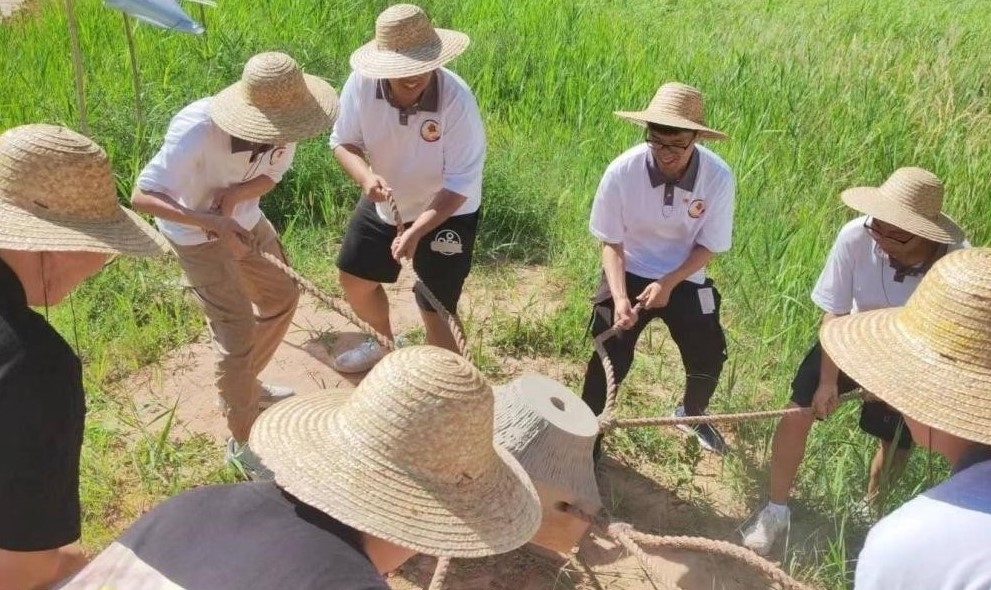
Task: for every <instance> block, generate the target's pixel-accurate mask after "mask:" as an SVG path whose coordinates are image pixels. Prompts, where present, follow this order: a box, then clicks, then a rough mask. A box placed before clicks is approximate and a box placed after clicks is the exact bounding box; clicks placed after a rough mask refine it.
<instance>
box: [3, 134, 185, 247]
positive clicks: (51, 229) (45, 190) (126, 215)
mask: <svg viewBox="0 0 991 590" xmlns="http://www.w3.org/2000/svg"><path fill="white" fill-rule="evenodd" d="M0 248H3V249H7V250H26V251H34V252H38V251H50V252H104V253H108V254H118V253H121V254H131V255H134V256H157V255H159V254H164V253H166V252H167V251H168V247H167V245H166V242H165V239H164V238H163V237H162V236H161V235H159V233H158V232H157V231H155V230H154V229H153V228H152V227H151V226H150V225H148V224H147V223H145V221H144V220H143V219H141V217H140V216H139V215H138V214H137V213H135V212H133V211H131V210H130V209H125V208H124V207H122V206H121V205H120V203H119V202H118V201H117V190H116V185H115V183H114V175H113V171H112V170H111V169H110V161H109V160H108V159H107V154H106V152H104V151H103V149H102V148H101V147H100V146H98V145H96V144H95V143H94V142H93V141H92V140H90V139H89V138H87V137H85V136H83V135H80V134H78V133H76V132H75V131H72V130H69V129H66V128H64V127H58V126H55V125H42V124H34V125H22V126H20V127H14V128H13V129H9V130H7V131H6V132H5V133H4V134H3V135H0Z"/></svg>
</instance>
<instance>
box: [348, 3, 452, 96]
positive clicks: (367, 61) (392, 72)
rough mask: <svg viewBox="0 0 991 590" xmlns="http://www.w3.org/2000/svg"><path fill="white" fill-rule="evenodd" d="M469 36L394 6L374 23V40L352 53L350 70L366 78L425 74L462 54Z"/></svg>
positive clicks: (413, 8)
mask: <svg viewBox="0 0 991 590" xmlns="http://www.w3.org/2000/svg"><path fill="white" fill-rule="evenodd" d="M470 42H471V40H470V39H469V38H468V35H465V34H464V33H461V32H458V31H451V30H448V29H437V28H434V27H433V25H431V24H430V19H429V18H427V15H426V13H425V12H423V9H421V8H420V7H419V6H414V5H412V4H396V5H395V6H390V7H389V8H387V9H385V10H384V11H383V12H382V14H380V15H379V17H378V19H376V20H375V38H374V39H372V40H371V41H369V42H368V43H366V44H364V45H362V46H361V47H359V48H358V49H357V50H356V51H355V52H354V53H352V54H351V60H350V61H351V67H352V68H354V69H355V70H356V71H357V72H358V73H359V74H361V75H362V76H365V77H368V78H379V79H383V78H405V77H408V76H417V75H419V74H425V73H427V72H429V71H431V70H436V69H437V68H439V67H441V66H443V65H444V64H446V63H447V62H449V61H451V60H452V59H454V58H456V57H457V56H459V55H461V54H462V53H463V52H464V50H465V49H467V48H468V44H469V43H470Z"/></svg>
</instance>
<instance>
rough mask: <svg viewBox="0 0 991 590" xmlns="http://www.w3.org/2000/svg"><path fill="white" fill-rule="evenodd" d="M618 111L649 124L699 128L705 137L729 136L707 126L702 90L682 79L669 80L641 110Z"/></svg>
mask: <svg viewBox="0 0 991 590" xmlns="http://www.w3.org/2000/svg"><path fill="white" fill-rule="evenodd" d="M615 115H616V116H617V117H619V118H621V119H626V120H627V121H631V122H633V123H636V124H637V125H640V126H642V127H646V126H647V124H648V123H653V124H655V125H664V126H666V127H675V128H678V129H685V130H689V131H696V132H697V133H698V136H699V137H700V138H702V139H713V140H719V139H726V138H727V135H726V134H725V133H722V132H720V131H716V130H715V129H712V128H710V127H707V126H706V123H705V105H704V103H703V101H702V93H701V92H700V91H699V90H698V89H697V88H693V87H691V86H688V85H686V84H682V83H680V82H668V83H667V84H664V85H663V86H661V87H660V88H658V89H657V92H656V93H655V94H654V98H653V99H651V101H650V104H649V105H647V108H646V109H644V110H642V111H616V113H615Z"/></svg>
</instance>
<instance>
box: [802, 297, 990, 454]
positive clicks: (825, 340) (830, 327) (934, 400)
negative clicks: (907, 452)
mask: <svg viewBox="0 0 991 590" xmlns="http://www.w3.org/2000/svg"><path fill="white" fill-rule="evenodd" d="M900 312H901V308H892V309H883V310H877V311H868V312H862V313H856V314H852V315H849V316H845V317H841V318H835V319H833V320H830V321H829V322H826V324H825V325H823V327H822V330H821V331H820V340H821V341H822V345H823V348H824V349H825V350H826V352H827V353H828V354H829V357H830V358H831V359H832V360H833V362H835V363H836V366H838V367H839V368H840V369H841V370H842V371H843V372H844V373H846V374H847V375H849V376H850V377H851V378H852V379H853V380H854V381H856V382H857V383H859V384H860V385H861V386H862V387H863V388H864V389H866V390H867V391H870V392H871V393H872V394H874V395H876V396H877V397H879V398H881V399H882V400H884V401H885V402H887V403H888V404H890V405H891V406H893V407H894V408H895V409H897V410H898V411H900V412H902V413H903V414H905V415H906V416H909V417H911V418H913V419H915V420H916V421H918V422H921V423H923V424H926V425H929V426H932V427H934V428H937V429H939V430H942V431H944V432H948V433H950V434H953V435H956V436H959V437H960V438H964V439H967V440H971V441H975V442H979V443H982V444H991V408H989V400H991V391H989V389H991V374H988V373H987V372H986V370H985V371H981V370H980V369H979V368H975V367H968V366H966V365H962V364H960V363H954V362H953V359H949V358H947V357H944V356H941V355H939V354H937V353H935V352H932V351H931V350H927V349H926V348H925V347H924V346H923V345H922V343H920V342H917V341H915V340H913V339H912V338H911V337H910V336H908V335H907V334H906V333H905V332H904V330H903V329H902V328H901V327H900V325H899V320H898V317H899V313H900Z"/></svg>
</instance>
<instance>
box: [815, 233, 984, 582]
mask: <svg viewBox="0 0 991 590" xmlns="http://www.w3.org/2000/svg"><path fill="white" fill-rule="evenodd" d="M820 337H821V339H822V346H823V349H824V350H825V351H826V353H828V354H829V356H830V357H831V358H832V359H833V361H834V362H835V363H836V365H837V366H839V368H840V369H842V370H843V371H845V372H846V373H847V374H848V375H850V377H852V378H853V379H856V380H857V381H858V382H859V383H861V384H863V386H864V387H865V388H867V389H868V390H870V391H871V392H872V393H873V394H874V395H876V396H878V397H879V398H881V399H883V400H884V401H885V402H887V403H889V404H891V405H892V406H894V407H895V408H896V409H898V410H899V411H900V412H902V414H903V415H904V416H905V423H906V424H907V425H908V428H909V430H910V431H911V432H912V438H913V439H915V441H916V442H917V443H919V444H920V445H922V446H924V447H926V448H928V449H930V450H932V451H935V452H937V453H939V454H940V455H942V456H943V457H945V458H946V460H947V461H948V462H949V463H950V466H951V468H952V470H953V474H952V475H951V477H950V478H949V479H948V480H947V481H945V482H943V483H942V484H940V485H938V486H936V487H934V488H932V489H931V490H929V491H927V492H925V493H923V494H922V495H920V496H918V497H916V498H915V499H913V500H911V501H909V502H908V503H906V504H905V505H903V506H902V507H901V508H899V509H898V510H896V511H894V512H892V513H891V514H890V515H889V516H887V517H886V518H884V519H883V520H881V522H879V523H878V524H877V525H875V526H874V528H872V529H871V532H870V534H869V535H868V536H867V542H866V544H865V545H864V548H863V550H862V551H861V553H860V559H859V561H858V563H857V574H856V588H857V589H858V590H881V589H882V588H883V589H885V590H887V589H889V588H925V589H926V590H976V589H978V588H991V354H989V352H988V351H989V350H991V248H974V249H968V250H960V251H957V252H953V253H950V254H948V255H946V256H945V257H944V258H942V259H941V260H940V261H938V262H937V263H936V264H934V265H933V267H932V270H931V271H929V273H927V274H926V277H925V278H924V279H922V282H921V283H920V284H919V287H918V289H916V291H915V293H913V294H912V296H911V298H909V300H908V302H907V303H906V304H905V306H904V307H901V308H895V309H885V310H878V311H870V312H865V313H858V314H853V315H851V316H850V317H844V318H838V319H836V320H834V321H831V322H829V323H827V324H825V325H823V327H822V333H821V336H820Z"/></svg>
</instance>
